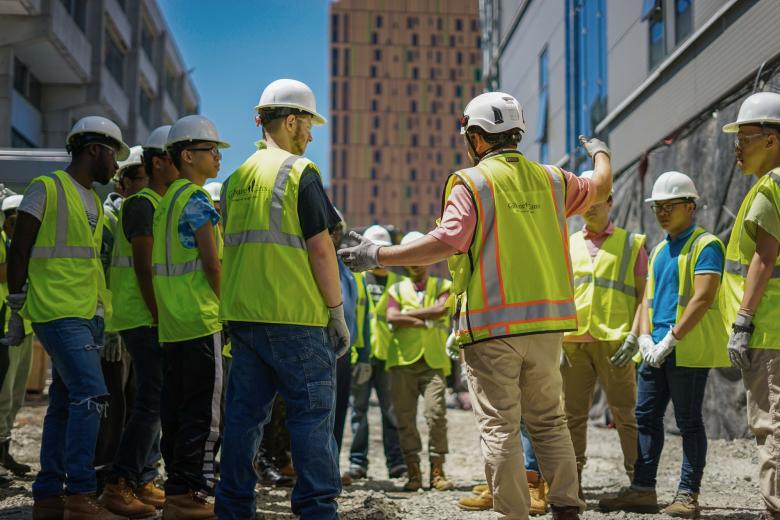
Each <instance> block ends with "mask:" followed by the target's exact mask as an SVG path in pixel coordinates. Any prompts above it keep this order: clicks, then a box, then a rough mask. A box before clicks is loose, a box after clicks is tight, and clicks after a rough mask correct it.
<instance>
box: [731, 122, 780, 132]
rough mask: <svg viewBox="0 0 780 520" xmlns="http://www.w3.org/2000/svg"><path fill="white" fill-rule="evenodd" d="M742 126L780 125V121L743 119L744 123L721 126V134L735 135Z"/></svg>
mask: <svg viewBox="0 0 780 520" xmlns="http://www.w3.org/2000/svg"><path fill="white" fill-rule="evenodd" d="M742 125H780V119H769V118H754V119H745V120H744V121H734V122H733V123H729V124H727V125H723V132H724V133H727V134H736V133H737V132H738V131H739V127H740V126H742Z"/></svg>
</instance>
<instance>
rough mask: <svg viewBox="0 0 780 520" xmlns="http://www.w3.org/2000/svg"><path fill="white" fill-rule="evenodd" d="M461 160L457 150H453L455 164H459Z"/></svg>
mask: <svg viewBox="0 0 780 520" xmlns="http://www.w3.org/2000/svg"><path fill="white" fill-rule="evenodd" d="M462 160H463V158H462V157H461V155H460V153H459V152H455V164H456V165H458V164H460V163H461V161H462Z"/></svg>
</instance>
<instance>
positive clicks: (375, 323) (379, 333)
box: [368, 271, 401, 361]
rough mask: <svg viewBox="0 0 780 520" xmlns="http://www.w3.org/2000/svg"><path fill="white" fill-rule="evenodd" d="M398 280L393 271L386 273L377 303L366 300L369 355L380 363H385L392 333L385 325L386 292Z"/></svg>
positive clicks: (387, 294) (370, 299)
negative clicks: (369, 333) (383, 286)
mask: <svg viewBox="0 0 780 520" xmlns="http://www.w3.org/2000/svg"><path fill="white" fill-rule="evenodd" d="M400 278H401V277H400V276H398V275H397V274H396V273H394V272H393V271H390V272H388V273H387V283H386V285H385V292H383V293H382V296H381V297H380V298H379V301H378V302H376V304H374V301H373V299H372V298H370V297H369V298H368V305H369V313H371V355H372V356H374V357H375V358H376V359H379V360H380V361H387V350H388V349H389V348H390V342H391V341H392V340H393V333H392V332H391V331H390V326H389V325H388V324H387V299H388V296H389V293H388V290H389V289H390V287H392V286H393V284H394V283H396V282H397V281H398V280H399V279H400Z"/></svg>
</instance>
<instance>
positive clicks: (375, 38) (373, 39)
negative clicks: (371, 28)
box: [371, 32, 379, 45]
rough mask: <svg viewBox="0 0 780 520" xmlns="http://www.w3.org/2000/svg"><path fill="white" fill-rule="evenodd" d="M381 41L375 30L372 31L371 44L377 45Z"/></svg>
mask: <svg viewBox="0 0 780 520" xmlns="http://www.w3.org/2000/svg"><path fill="white" fill-rule="evenodd" d="M378 43H379V35H378V34H377V33H375V32H372V33H371V45H377V44H378Z"/></svg>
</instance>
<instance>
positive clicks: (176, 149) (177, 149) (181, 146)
mask: <svg viewBox="0 0 780 520" xmlns="http://www.w3.org/2000/svg"><path fill="white" fill-rule="evenodd" d="M210 142H212V141H203V140H201V139H193V140H191V141H180V142H178V143H174V144H173V145H172V146H171V148H170V150H168V155H170V156H171V160H172V161H173V165H174V166H176V169H177V170H181V153H182V152H183V151H184V150H186V149H188V148H191V147H193V146H198V145H199V144H201V143H210Z"/></svg>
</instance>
